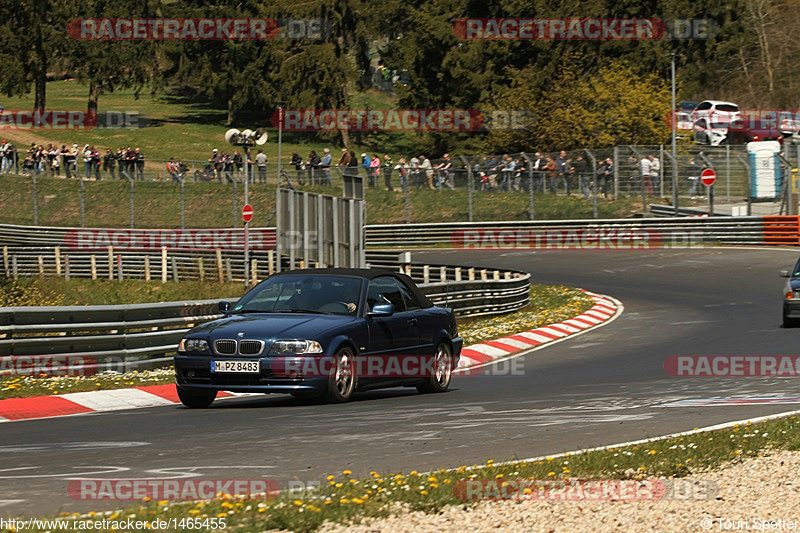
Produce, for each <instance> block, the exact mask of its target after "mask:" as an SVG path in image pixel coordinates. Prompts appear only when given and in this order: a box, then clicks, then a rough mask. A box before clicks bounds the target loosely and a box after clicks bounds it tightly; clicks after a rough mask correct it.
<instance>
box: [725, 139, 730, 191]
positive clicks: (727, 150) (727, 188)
mask: <svg viewBox="0 0 800 533" xmlns="http://www.w3.org/2000/svg"><path fill="white" fill-rule="evenodd" d="M725 201H726V202H728V203H730V201H731V145H730V144H726V145H725Z"/></svg>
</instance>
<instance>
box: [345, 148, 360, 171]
mask: <svg viewBox="0 0 800 533" xmlns="http://www.w3.org/2000/svg"><path fill="white" fill-rule="evenodd" d="M347 167H348V168H349V169H350V176H352V177H354V178H356V177H358V158H357V157H356V153H355V152H354V151H352V150H350V161H349V162H348V163H347Z"/></svg>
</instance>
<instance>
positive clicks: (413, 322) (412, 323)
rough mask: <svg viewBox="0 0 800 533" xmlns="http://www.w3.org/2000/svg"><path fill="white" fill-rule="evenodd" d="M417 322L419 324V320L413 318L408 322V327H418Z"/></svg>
mask: <svg viewBox="0 0 800 533" xmlns="http://www.w3.org/2000/svg"><path fill="white" fill-rule="evenodd" d="M417 322H418V320H417V319H416V318H411V319H409V321H408V325H409V326H416V325H417Z"/></svg>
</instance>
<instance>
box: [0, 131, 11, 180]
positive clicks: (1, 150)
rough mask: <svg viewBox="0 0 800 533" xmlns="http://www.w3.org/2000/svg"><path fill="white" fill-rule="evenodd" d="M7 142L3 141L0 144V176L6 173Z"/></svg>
mask: <svg viewBox="0 0 800 533" xmlns="http://www.w3.org/2000/svg"><path fill="white" fill-rule="evenodd" d="M7 155H8V142H7V141H6V140H5V139H3V142H0V174H5V173H7V172H8V166H9V165H8V162H7V161H8V160H7V157H6V156H7Z"/></svg>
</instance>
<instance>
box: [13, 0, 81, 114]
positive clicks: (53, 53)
mask: <svg viewBox="0 0 800 533" xmlns="http://www.w3.org/2000/svg"><path fill="white" fill-rule="evenodd" d="M69 7H70V4H69V2H67V1H66V0H4V1H3V2H0V20H2V21H3V25H2V26H0V50H2V56H0V58H2V61H0V90H1V91H2V92H3V94H5V95H6V96H20V95H23V94H27V93H28V92H29V91H30V89H31V84H33V90H34V109H36V110H39V111H43V110H44V108H45V105H46V103H47V88H46V86H47V74H48V70H49V68H50V67H51V66H52V64H53V60H54V59H55V58H57V57H58V56H59V53H60V50H61V49H62V47H63V46H64V43H65V42H66V39H67V36H66V35H67V34H66V22H65V21H67V20H69V19H70V17H71V16H73V15H74V13H73V12H70V10H69Z"/></svg>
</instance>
